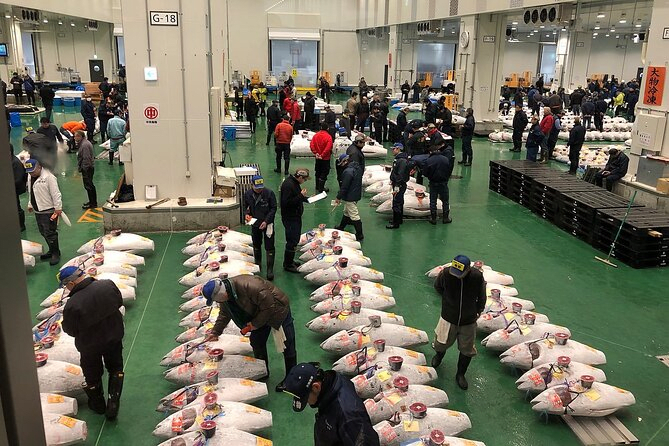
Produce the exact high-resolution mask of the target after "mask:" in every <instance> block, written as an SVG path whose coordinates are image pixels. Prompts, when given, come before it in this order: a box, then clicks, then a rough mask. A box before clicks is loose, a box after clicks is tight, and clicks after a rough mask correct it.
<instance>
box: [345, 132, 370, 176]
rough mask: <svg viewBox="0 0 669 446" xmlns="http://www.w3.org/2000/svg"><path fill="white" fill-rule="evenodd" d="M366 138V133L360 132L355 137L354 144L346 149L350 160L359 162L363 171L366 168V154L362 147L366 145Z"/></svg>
mask: <svg viewBox="0 0 669 446" xmlns="http://www.w3.org/2000/svg"><path fill="white" fill-rule="evenodd" d="M365 140H366V138H365V134H364V133H358V134H357V135H356V136H355V138H354V139H353V144H351V145H350V146H348V149H346V154H347V155H348V156H349V157H350V160H351V161H355V162H356V163H358V165H359V166H360V168H361V169H362V171H363V172H364V170H365V154H364V153H363V152H362V148H363V147H365Z"/></svg>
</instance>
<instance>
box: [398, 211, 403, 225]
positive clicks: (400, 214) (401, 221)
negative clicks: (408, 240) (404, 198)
mask: <svg viewBox="0 0 669 446" xmlns="http://www.w3.org/2000/svg"><path fill="white" fill-rule="evenodd" d="M399 216H400V219H399V221H398V223H399V224H400V225H401V224H402V223H404V209H402V211H400V213H399Z"/></svg>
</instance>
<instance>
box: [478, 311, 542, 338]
mask: <svg viewBox="0 0 669 446" xmlns="http://www.w3.org/2000/svg"><path fill="white" fill-rule="evenodd" d="M526 314H532V315H534V318H535V322H536V323H547V322H548V316H546V315H545V314H541V313H534V312H531V311H524V310H520V312H519V313H514V312H513V311H511V310H510V309H505V310H502V311H488V312H486V313H483V314H482V315H481V316H480V317H479V318H478V319H477V320H476V328H478V329H479V330H480V331H482V332H483V333H492V332H493V331H495V330H500V329H503V328H506V327H507V326H509V325H510V324H514V325H513V326H515V324H520V323H521V322H523V318H524V317H525V315H526Z"/></svg>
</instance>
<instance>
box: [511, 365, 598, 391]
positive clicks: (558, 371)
mask: <svg viewBox="0 0 669 446" xmlns="http://www.w3.org/2000/svg"><path fill="white" fill-rule="evenodd" d="M565 358H567V357H565ZM561 360H563V358H558V362H549V363H546V364H542V365H540V366H537V367H534V368H532V369H530V370H528V371H527V372H525V373H524V374H523V375H522V376H521V377H520V378H518V380H517V381H516V384H517V385H518V390H527V391H528V392H532V393H540V392H543V391H544V390H546V389H548V388H551V387H555V386H558V385H561V384H574V383H577V382H578V381H579V380H580V379H581V376H582V375H590V376H592V377H593V378H594V379H595V381H597V382H604V381H606V374H605V373H604V371H602V370H600V369H598V368H596V367H593V366H591V365H587V364H583V363H580V362H574V361H571V359H570V358H567V361H566V364H565V363H562V364H561V363H560V361H561Z"/></svg>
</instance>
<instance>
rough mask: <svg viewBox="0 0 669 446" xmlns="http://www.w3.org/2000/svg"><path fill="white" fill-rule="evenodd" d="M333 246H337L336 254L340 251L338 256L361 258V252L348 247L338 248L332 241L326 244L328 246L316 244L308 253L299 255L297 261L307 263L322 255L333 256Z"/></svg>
mask: <svg viewBox="0 0 669 446" xmlns="http://www.w3.org/2000/svg"><path fill="white" fill-rule="evenodd" d="M335 246H337V252H339V249H341V254H340V255H342V256H344V257H348V258H349V259H350V258H351V257H355V256H362V255H363V253H362V251H361V250H359V249H354V248H349V247H348V246H338V245H337V244H336V243H335V242H334V241H333V242H332V243H331V244H330V243H328V244H325V245H323V244H319V243H316V244H315V247H314V248H313V249H309V250H308V251H306V252H303V253H302V254H301V255H300V257H299V259H300V260H301V261H302V262H308V261H309V260H313V259H315V258H317V257H320V256H322V255H323V256H329V255H333V254H334V252H335V249H334V247H335Z"/></svg>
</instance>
